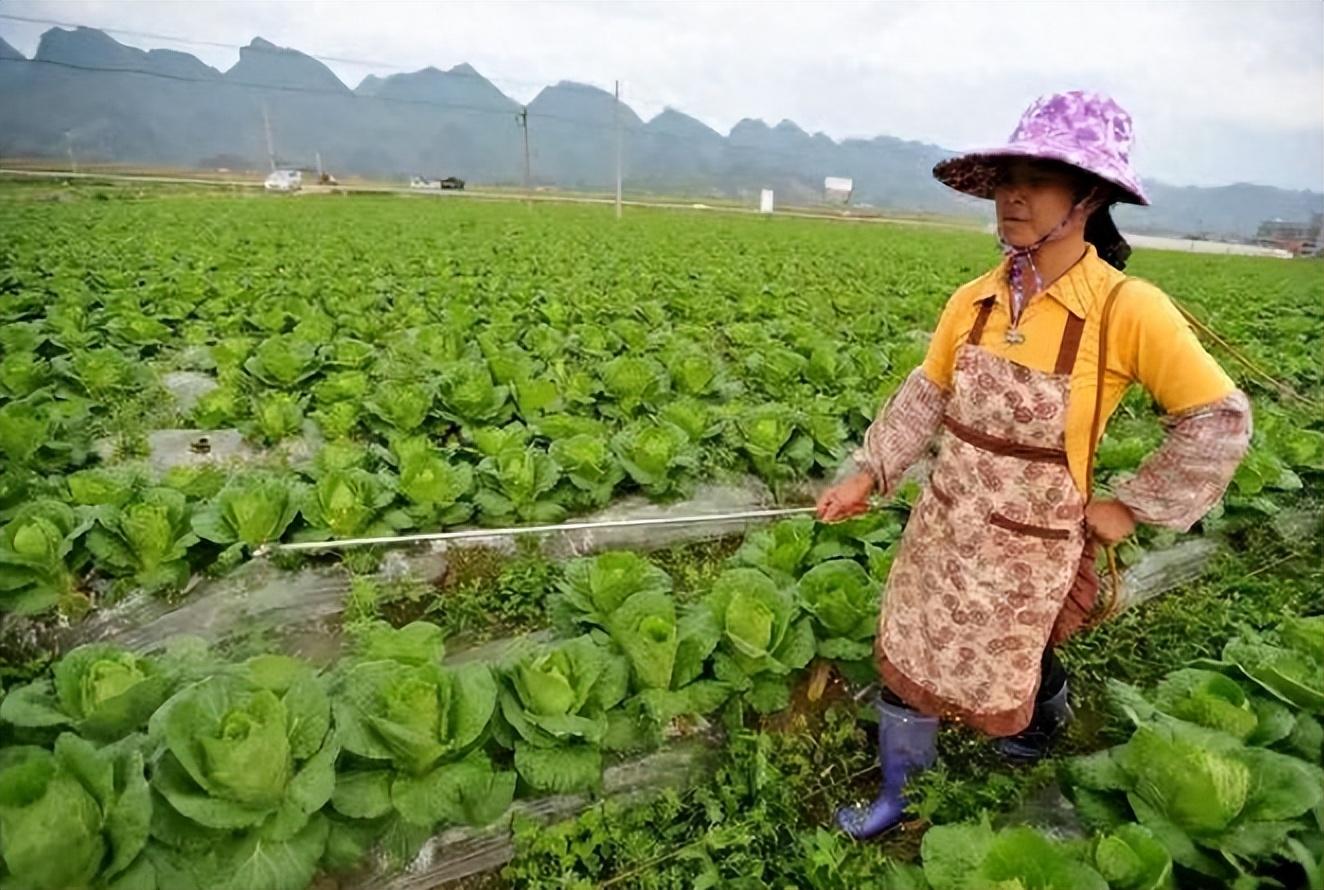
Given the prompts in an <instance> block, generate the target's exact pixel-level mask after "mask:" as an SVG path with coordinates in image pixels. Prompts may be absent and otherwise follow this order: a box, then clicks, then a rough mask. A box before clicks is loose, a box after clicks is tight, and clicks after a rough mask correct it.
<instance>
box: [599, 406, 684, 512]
mask: <svg viewBox="0 0 1324 890" xmlns="http://www.w3.org/2000/svg"><path fill="white" fill-rule="evenodd" d="M611 447H612V450H613V451H614V452H615V453H616V456H617V458H619V459H620V462H621V466H622V467H624V468H625V471H626V472H627V473H629V474H630V478H631V479H633V480H634V481H635V482H636V483H637V484H638V485H639V486H640V487H641V488H643V489H644V491H646V492H648V493H649V494H651V495H654V496H656V497H663V496H668V495H677V494H683V493H684V491H685V490H686V489H687V488H688V487H689V484H690V481H691V480H690V471H691V470H693V468H694V467H695V465H696V463H697V455H696V454H695V452H694V449H693V445H692V443H691V442H690V438H689V436H688V435H687V434H686V432H685V431H684V430H682V429H681V428H680V427H678V426H675V425H674V424H670V423H650V422H647V421H643V422H639V423H635V424H632V425H630V426H628V427H626V428H624V429H622V430H621V431H620V432H619V433H617V434H616V435H615V436H613V437H612V440H611Z"/></svg>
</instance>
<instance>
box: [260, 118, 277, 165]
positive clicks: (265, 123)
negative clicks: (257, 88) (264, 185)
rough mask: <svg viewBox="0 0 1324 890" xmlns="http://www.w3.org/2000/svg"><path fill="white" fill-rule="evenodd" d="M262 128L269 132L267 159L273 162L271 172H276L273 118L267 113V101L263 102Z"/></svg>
mask: <svg viewBox="0 0 1324 890" xmlns="http://www.w3.org/2000/svg"><path fill="white" fill-rule="evenodd" d="M262 129H263V130H265V131H266V133H267V160H268V161H270V162H271V172H272V173H275V172H276V146H275V144H274V143H273V142H272V141H271V118H270V117H269V116H268V115H267V103H266V102H263V103H262Z"/></svg>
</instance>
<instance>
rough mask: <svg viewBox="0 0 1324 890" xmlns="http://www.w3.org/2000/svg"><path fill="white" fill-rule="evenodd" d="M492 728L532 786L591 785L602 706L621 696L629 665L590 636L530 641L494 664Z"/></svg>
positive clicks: (596, 775)
mask: <svg viewBox="0 0 1324 890" xmlns="http://www.w3.org/2000/svg"><path fill="white" fill-rule="evenodd" d="M500 673H501V692H500V697H499V702H500V714H501V720H500V721H499V722H498V723H497V727H496V728H497V732H498V733H499V738H500V739H501V741H502V743H503V744H504V745H506V746H507V747H509V748H512V749H513V750H514V752H515V769H516V770H517V771H518V772H519V774H520V777H521V778H522V779H523V780H524V781H525V782H527V783H528V784H529V785H530V786H531V787H533V788H534V789H536V790H539V791H554V792H569V791H579V790H585V789H589V788H595V787H597V786H598V785H599V784H600V783H601V779H602V746H603V744H604V742H605V741H606V739H607V731H608V727H609V721H608V718H607V712H608V711H609V710H610V709H611V708H613V707H615V706H616V705H617V704H619V703H620V702H621V700H622V699H624V698H625V696H626V693H627V691H628V689H629V668H628V666H627V664H626V662H625V660H624V659H623V658H621V657H619V656H616V655H614V654H612V653H611V652H610V651H609V650H608V649H607V648H606V647H605V646H603V645H602V644H600V643H598V642H595V641H594V639H593V638H592V637H590V636H581V637H574V638H573V639H570V640H566V641H564V642H561V643H556V644H553V645H547V646H538V647H532V648H530V649H529V650H528V651H526V652H523V653H520V654H519V655H516V656H515V657H513V658H512V659H511V661H510V663H508V664H507V665H505V666H504V667H503V668H502V669H501V672H500Z"/></svg>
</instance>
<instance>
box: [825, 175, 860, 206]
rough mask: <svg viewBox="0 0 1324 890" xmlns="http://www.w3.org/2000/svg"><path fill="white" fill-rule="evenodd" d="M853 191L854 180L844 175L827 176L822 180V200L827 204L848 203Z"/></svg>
mask: <svg viewBox="0 0 1324 890" xmlns="http://www.w3.org/2000/svg"><path fill="white" fill-rule="evenodd" d="M854 191H855V181H854V180H852V179H847V178H846V177H844V176H829V177H827V178H826V179H824V180H823V200H824V201H827V202H828V203H829V204H849V203H850V196H851V194H852V193H853V192H854Z"/></svg>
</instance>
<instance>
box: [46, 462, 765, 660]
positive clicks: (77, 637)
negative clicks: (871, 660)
mask: <svg viewBox="0 0 1324 890" xmlns="http://www.w3.org/2000/svg"><path fill="white" fill-rule="evenodd" d="M773 506H775V505H774V503H773V500H772V495H771V493H770V492H769V490H768V489H767V487H766V486H764V485H763V484H762V483H761V482H759V481H758V480H755V479H752V478H751V479H744V480H741V481H740V482H738V483H734V484H727V485H706V486H701V487H700V488H699V489H698V490H697V491H696V492H695V494H694V496H693V497H692V498H690V499H689V500H686V501H682V502H676V503H671V504H653V503H650V502H649V501H647V500H646V499H645V498H642V497H630V498H624V499H622V500H619V501H617V502H615V503H613V504H611V505H610V506H608V507H607V508H605V509H604V510H602V511H600V512H598V513H595V514H592V515H590V516H585V517H579V518H578V519H579V520H582V521H614V520H621V519H647V518H660V517H676V516H704V515H724V514H728V513H735V512H741V511H748V510H759V509H767V508H770V507H773ZM749 527H751V523H750V522H749V521H747V520H739V519H737V520H731V521H719V522H704V523H697V524H690V525H675V526H646V527H629V526H627V527H623V528H600V529H585V530H578V531H568V532H549V533H547V534H543V535H538V536H537V546H538V548H539V550H540V551H541V552H542V553H543V554H544V555H546V556H548V557H549V558H552V559H561V558H569V557H573V556H578V555H583V554H587V553H593V552H597V551H600V550H608V549H631V550H638V551H648V550H656V549H658V548H661V547H668V546H672V545H675V544H682V543H690V542H695V541H701V540H709V539H712V538H717V537H721V536H725V535H732V534H740V533H743V532H744V530H745V529H746V528H749ZM530 537H532V536H530ZM524 540H529V538H525V539H524ZM480 548H481V549H486V550H489V551H491V550H495V551H497V552H498V553H500V554H505V555H513V554H514V553H515V552H516V544H515V539H513V538H509V537H495V536H494V537H490V538H489V537H475V538H468V539H465V540H463V541H444V542H425V543H419V544H407V545H398V546H392V547H389V548H383V551H384V556H383V559H382V560H381V564H380V566H379V568H378V570H377V572H376V573H375V574H374V575H373V576H371V577H372V579H373V580H374V581H376V582H379V583H382V584H384V585H392V586H397V587H409V586H414V587H416V588H418V589H422V588H435V587H436V586H438V585H440V584H441V583H443V582H444V580H445V578H446V575H447V568H448V566H449V564H450V563H451V561H452V560H453V559H455V558H456V556H457V554H458V553H459V552H460V551H467V550H476V549H480ZM352 578H353V576H352V575H351V574H350V572H349V571H348V570H346V569H345V568H344V567H343V566H342V565H340V564H339V563H325V564H317V563H314V564H312V565H308V566H305V567H304V568H300V569H297V570H293V571H290V570H284V569H280V568H278V567H277V566H276V565H275V564H273V562H272V561H269V560H267V559H263V558H259V559H252V560H249V561H248V562H247V563H245V564H243V565H241V566H239V567H238V568H236V569H235V570H234V571H232V572H230V573H229V574H227V575H224V576H222V577H220V578H200V579H197V580H196V583H195V584H194V586H193V588H192V589H191V590H189V591H187V592H186V593H185V594H184V595H183V596H182V597H180V598H178V600H177V601H170V600H166V599H162V598H160V597H154V596H147V595H141V594H133V595H130V596H128V597H126V598H125V599H124V600H123V601H122V602H120V603H118V604H116V605H114V606H111V607H109V608H106V609H102V610H99V611H97V612H95V613H94V614H92V615H91V616H89V617H88V618H87V619H86V620H84V621H82V622H80V623H78V624H76V625H75V626H73V627H71V628H69V629H67V630H66V631H65V632H64V633H63V634H62V637H61V639H60V640H59V641H58V642H59V645H60V648H70V647H72V646H75V645H78V644H80V643H86V642H92V641H107V642H115V643H118V644H120V645H123V646H127V647H129V648H131V649H135V650H139V651H147V650H151V649H154V648H156V647H158V646H160V645H161V644H163V643H164V641H166V640H167V639H169V638H171V637H173V636H177V635H180V634H189V635H195V636H199V637H202V638H204V639H206V640H207V641H208V642H210V643H233V642H235V641H236V640H240V639H242V640H253V641H260V644H261V645H262V646H263V647H264V648H265V649H266V650H267V651H283V652H288V653H291V654H299V655H302V656H304V657H306V658H309V659H311V660H313V661H314V662H319V663H322V662H328V661H331V660H334V658H335V657H336V656H337V655H338V654H339V646H340V629H339V623H340V622H339V618H340V615H341V613H342V612H343V611H344V609H345V604H346V600H347V597H348V595H349V592H350V586H351V581H352Z"/></svg>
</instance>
